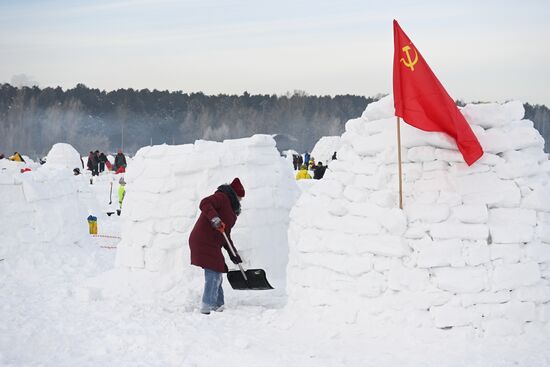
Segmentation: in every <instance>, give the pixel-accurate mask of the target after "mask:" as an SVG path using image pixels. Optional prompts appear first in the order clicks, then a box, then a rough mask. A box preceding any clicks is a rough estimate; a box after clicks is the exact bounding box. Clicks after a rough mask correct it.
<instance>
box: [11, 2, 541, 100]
mask: <svg viewBox="0 0 550 367" xmlns="http://www.w3.org/2000/svg"><path fill="white" fill-rule="evenodd" d="M394 18H395V19H397V20H398V21H399V23H400V24H401V27H402V28H403V29H404V31H405V32H406V33H407V34H408V35H409V37H410V38H411V39H412V41H413V42H414V43H415V44H416V46H417V47H418V49H419V50H420V51H421V52H422V54H423V55H424V57H425V58H426V60H427V62H428V63H429V64H430V66H431V67H432V69H433V71H434V72H435V74H436V75H437V76H438V77H439V79H440V80H441V82H442V83H443V85H444V86H445V87H446V88H447V91H448V92H449V93H450V94H451V96H452V97H453V98H461V99H465V100H466V101H472V100H484V101H489V100H496V101H503V100H507V99H520V100H522V101H525V102H531V103H539V104H540V103H544V104H546V105H548V106H550V86H549V83H550V42H549V41H550V21H549V19H550V1H529V0H526V1H470V0H465V1H459V2H456V1H453V2H446V1H376V2H371V1H366V0H362V1H325V0H314V1H313V0H312V1H309V0H307V1H306V0H293V1H287V0H277V1H261V0H255V1H253V0H251V1H248V0H246V1H245V0H226V1H210V0H201V1H171V0H112V1H80V0H58V1H24V0H21V1H10V2H8V1H7V0H1V1H0V50H1V55H2V56H1V58H0V82H11V81H12V80H15V79H13V77H14V76H15V75H20V74H25V75H26V76H28V77H29V78H30V79H31V80H35V81H37V82H38V84H39V85H40V86H57V85H60V86H62V87H63V88H71V87H73V86H74V85H76V83H79V82H82V83H84V84H86V85H88V86H90V87H97V88H100V89H107V90H111V89H117V88H128V87H132V88H138V89H141V88H150V89H154V88H156V89H169V90H183V91H185V92H194V91H204V92H205V93H208V94H217V93H238V94H240V93H242V92H243V91H245V90H247V91H249V92H250V93H270V94H271V93H276V94H282V93H285V92H287V91H293V90H295V89H299V90H304V91H306V92H308V93H310V94H330V95H334V94H341V93H352V94H360V95H367V96H370V95H375V94H377V93H390V92H391V87H392V86H391V80H392V75H391V70H392V69H391V68H392V57H393V48H392V47H393V39H392V37H393V35H392V20H393V19H394ZM18 79H19V80H20V79H22V78H21V77H19V78H18ZM23 79H24V78H23Z"/></svg>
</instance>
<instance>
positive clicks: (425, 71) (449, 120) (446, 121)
mask: <svg viewBox="0 0 550 367" xmlns="http://www.w3.org/2000/svg"><path fill="white" fill-rule="evenodd" d="M393 39H394V47H395V49H394V57H393V98H394V104H395V114H396V116H399V117H401V118H403V120H405V122H406V123H408V124H409V125H412V126H414V127H417V128H419V129H421V130H424V131H438V132H443V133H446V134H448V135H450V136H452V137H453V138H454V139H455V141H456V145H457V146H458V149H459V150H460V152H461V153H462V156H463V157H464V160H465V161H466V163H467V164H468V165H472V164H473V163H474V162H475V161H477V160H478V159H479V158H480V157H481V156H482V155H483V148H481V145H480V144H479V141H478V140H477V138H476V136H475V134H474V132H473V131H472V129H471V128H470V125H468V122H467V121H466V119H465V118H464V116H462V114H461V113H460V111H459V110H458V107H456V104H455V102H454V101H453V99H452V98H451V97H450V96H449V94H448V93H447V91H446V90H445V88H443V85H441V83H440V82H439V80H437V77H436V76H435V74H434V73H433V72H432V70H431V69H430V67H429V66H428V64H427V63H426V61H425V60H424V58H423V57H422V55H421V54H420V52H419V51H418V49H417V48H416V47H415V46H414V44H413V43H412V42H411V40H410V39H409V37H407V35H406V34H405V32H403V30H402V29H401V27H400V26H399V24H397V21H395V20H394V21H393Z"/></svg>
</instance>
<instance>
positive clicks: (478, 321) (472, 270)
mask: <svg viewBox="0 0 550 367" xmlns="http://www.w3.org/2000/svg"><path fill="white" fill-rule="evenodd" d="M462 113H463V114H464V115H465V117H466V119H467V120H468V121H469V123H470V124H471V126H472V129H473V130H474V132H475V134H476V136H477V137H478V139H479V141H480V143H481V145H482V146H483V148H484V151H485V154H484V155H483V157H482V158H481V159H480V160H479V161H477V162H476V163H475V164H473V165H472V166H470V167H469V166H467V165H466V164H465V163H464V161H463V158H462V156H461V154H460V152H459V151H458V150H457V147H456V145H455V143H454V141H453V140H451V139H450V138H449V137H447V136H446V135H444V134H441V133H430V132H424V131H421V130H418V129H416V128H414V127H412V126H410V125H407V124H404V123H402V124H401V132H402V136H401V142H402V144H401V145H402V160H403V179H404V182H403V190H404V209H403V210H400V209H399V208H398V183H399V180H398V167H397V150H396V144H397V143H396V140H397V138H396V117H395V116H394V109H393V101H392V98H391V96H389V97H386V98H384V99H382V100H380V101H379V102H376V103H373V104H370V105H369V106H368V107H367V109H366V110H365V112H364V113H363V115H362V117H361V118H358V119H354V120H350V121H348V122H347V124H346V131H345V133H344V134H343V135H342V139H341V142H342V147H341V148H340V149H339V150H338V153H337V154H338V160H337V161H333V162H331V164H330V170H329V171H327V172H326V174H325V177H324V178H323V180H320V181H318V182H316V183H315V185H314V186H313V187H312V188H310V189H309V190H307V191H305V192H304V193H303V194H302V196H301V197H300V199H299V200H298V202H297V204H296V206H295V207H294V208H293V210H292V212H291V224H290V228H289V248H290V254H289V259H290V260H289V265H288V284H289V286H288V293H289V303H288V306H287V307H288V308H290V309H293V308H299V307H303V308H311V307H322V308H323V309H324V310H325V311H326V315H329V314H331V315H334V316H335V315H340V316H341V317H344V318H345V320H346V321H348V322H360V321H361V320H368V319H370V318H371V317H382V318H383V319H387V320H393V321H396V322H407V323H413V324H415V325H423V326H434V327H438V328H449V327H470V328H474V329H475V330H476V331H478V332H480V333H484V334H488V335H508V334H515V333H519V332H521V331H522V330H523V328H524V326H525V325H526V324H527V323H532V324H533V323H548V322H549V321H550V319H549V317H548V315H549V308H550V303H549V302H550V186H549V185H550V182H549V178H550V176H549V172H550V161H549V160H548V156H547V154H545V153H544V151H543V146H544V140H543V138H542V137H541V135H540V134H539V133H538V131H537V130H536V129H535V128H534V127H533V123H532V122H531V121H528V120H524V119H523V117H524V109H523V105H522V104H521V103H520V102H509V103H505V104H496V103H491V104H475V105H467V106H466V107H464V108H463V109H462Z"/></svg>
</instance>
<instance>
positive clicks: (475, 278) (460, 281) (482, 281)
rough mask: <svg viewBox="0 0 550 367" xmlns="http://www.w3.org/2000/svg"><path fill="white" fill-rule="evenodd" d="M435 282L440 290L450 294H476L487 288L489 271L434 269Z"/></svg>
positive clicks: (483, 269) (474, 268) (481, 269)
mask: <svg viewBox="0 0 550 367" xmlns="http://www.w3.org/2000/svg"><path fill="white" fill-rule="evenodd" d="M432 273H433V274H434V281H435V284H436V285H437V287H438V288H440V289H443V290H445V291H449V292H457V293H476V292H480V291H482V290H484V289H486V287H487V270H486V269H485V268H484V267H482V266H477V267H473V268H448V267H445V268H434V269H432Z"/></svg>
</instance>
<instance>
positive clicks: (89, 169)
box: [86, 150, 94, 172]
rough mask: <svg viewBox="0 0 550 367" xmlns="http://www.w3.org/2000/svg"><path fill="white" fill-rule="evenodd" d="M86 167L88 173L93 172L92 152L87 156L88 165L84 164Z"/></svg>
mask: <svg viewBox="0 0 550 367" xmlns="http://www.w3.org/2000/svg"><path fill="white" fill-rule="evenodd" d="M86 167H88V171H92V172H93V170H94V152H92V151H91V150H90V154H88V163H87V164H86Z"/></svg>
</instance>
